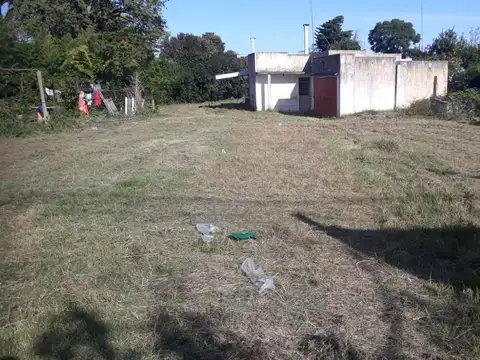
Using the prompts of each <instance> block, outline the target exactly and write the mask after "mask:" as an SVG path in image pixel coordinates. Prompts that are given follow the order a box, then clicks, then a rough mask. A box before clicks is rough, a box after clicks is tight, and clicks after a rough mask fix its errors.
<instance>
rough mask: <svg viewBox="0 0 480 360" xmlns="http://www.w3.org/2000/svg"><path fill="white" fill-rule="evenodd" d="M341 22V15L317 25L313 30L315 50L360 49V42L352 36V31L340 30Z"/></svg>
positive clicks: (342, 20)
mask: <svg viewBox="0 0 480 360" xmlns="http://www.w3.org/2000/svg"><path fill="white" fill-rule="evenodd" d="M343 22H344V18H343V16H335V17H334V18H333V19H331V20H328V21H326V22H324V23H323V24H322V25H320V26H318V27H317V29H316V30H315V45H316V48H317V50H319V51H326V50H329V49H330V50H360V48H361V47H360V44H359V42H358V40H357V39H356V38H355V37H353V31H352V30H342V27H343Z"/></svg>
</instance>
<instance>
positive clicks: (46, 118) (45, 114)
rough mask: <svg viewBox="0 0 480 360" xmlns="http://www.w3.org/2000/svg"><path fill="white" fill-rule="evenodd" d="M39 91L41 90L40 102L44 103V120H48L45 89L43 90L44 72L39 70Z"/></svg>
mask: <svg viewBox="0 0 480 360" xmlns="http://www.w3.org/2000/svg"><path fill="white" fill-rule="evenodd" d="M37 81H38V89H39V90H40V100H41V101H42V109H43V118H44V119H45V120H48V118H49V115H48V109H47V102H46V101H45V89H44V88H43V79H42V72H41V71H40V70H37Z"/></svg>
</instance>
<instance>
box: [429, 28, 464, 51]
mask: <svg viewBox="0 0 480 360" xmlns="http://www.w3.org/2000/svg"><path fill="white" fill-rule="evenodd" d="M464 42H465V41H464V39H463V37H458V35H457V33H456V32H455V30H454V29H448V30H445V31H442V32H441V33H440V34H439V35H438V37H436V38H435V39H434V40H433V42H432V45H430V47H429V53H430V54H431V55H438V56H441V57H445V58H448V57H451V56H455V55H456V53H457V52H458V49H459V47H460V46H462V43H464Z"/></svg>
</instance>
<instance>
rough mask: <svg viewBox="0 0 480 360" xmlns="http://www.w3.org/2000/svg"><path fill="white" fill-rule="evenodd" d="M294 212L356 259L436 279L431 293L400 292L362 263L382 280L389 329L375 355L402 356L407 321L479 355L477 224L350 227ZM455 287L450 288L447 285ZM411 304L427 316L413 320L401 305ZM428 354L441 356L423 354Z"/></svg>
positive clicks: (440, 342) (467, 354)
mask: <svg viewBox="0 0 480 360" xmlns="http://www.w3.org/2000/svg"><path fill="white" fill-rule="evenodd" d="M293 216H294V217H295V218H296V219H298V220H300V221H302V222H304V223H306V224H308V225H310V226H312V227H313V228H314V229H315V230H317V231H321V232H324V233H326V234H327V235H329V236H331V237H333V238H335V239H337V240H339V241H341V242H343V243H344V244H346V245H348V247H349V249H350V250H351V251H352V254H353V255H354V256H355V257H356V258H357V259H358V258H363V259H364V258H365V257H374V258H378V259H381V260H383V261H384V262H385V263H387V264H390V265H392V266H394V267H397V268H399V269H402V270H405V271H408V272H410V273H411V274H413V275H415V276H417V277H419V278H422V279H425V280H433V281H435V282H437V283H439V284H443V285H447V287H445V286H443V287H442V286H440V287H435V286H431V285H428V284H426V285H425V287H426V289H427V290H428V292H429V293H430V296H425V295H418V294H416V293H409V292H398V291H397V290H396V289H395V288H390V289H389V288H387V287H386V285H385V284H386V283H385V282H384V281H381V279H378V278H377V274H378V271H376V270H378V269H375V266H373V265H372V266H370V265H368V264H367V265H365V266H364V267H362V269H364V270H366V271H368V272H370V273H371V274H372V276H374V278H375V279H376V280H375V281H376V282H377V283H378V284H379V285H381V286H380V293H379V295H381V298H382V301H383V306H384V311H383V316H384V321H385V322H386V323H387V324H389V326H390V331H389V335H388V337H387V339H386V343H385V346H384V348H383V349H381V352H380V354H379V358H382V359H404V358H405V357H404V354H403V352H404V350H405V349H407V347H408V345H406V344H408V338H409V336H408V335H407V336H405V334H408V326H415V327H418V329H420V330H421V331H422V332H423V333H424V334H426V335H427V336H428V337H429V338H430V339H431V340H432V343H434V344H436V345H437V346H438V348H439V349H442V350H444V351H445V353H446V354H451V355H453V354H455V355H458V356H461V358H472V359H473V358H475V359H476V358H479V357H480V328H479V327H478V324H479V321H480V306H479V299H480V291H479V290H480V276H479V274H480V243H479V242H480V229H479V228H478V227H476V226H473V225H471V226H453V227H446V228H434V229H425V228H414V229H407V230H404V229H377V230H364V229H349V228H344V227H339V226H328V225H324V224H322V223H319V222H317V221H315V220H313V219H311V218H309V217H308V216H306V215H305V214H302V213H295V214H293ZM370 267H371V268H370ZM450 286H451V287H452V289H454V290H455V291H449V290H448V289H449V287H450ZM407 306H408V307H413V308H416V309H418V310H419V311H421V312H424V313H425V314H426V316H424V317H422V318H420V319H418V321H417V322H415V323H412V322H411V321H406V319H405V315H404V309H405V308H406V307H407ZM424 356H425V358H426V359H427V358H428V359H443V357H438V356H436V355H434V354H432V355H428V354H424Z"/></svg>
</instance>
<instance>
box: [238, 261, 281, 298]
mask: <svg viewBox="0 0 480 360" xmlns="http://www.w3.org/2000/svg"><path fill="white" fill-rule="evenodd" d="M240 268H241V269H242V271H243V272H244V273H245V275H247V277H248V278H249V279H250V281H251V282H252V283H253V285H255V286H256V287H257V288H258V292H259V293H260V294H261V293H263V292H264V291H265V290H268V289H275V284H274V283H273V278H271V277H268V276H266V275H265V273H264V272H263V269H262V268H261V267H258V268H255V262H254V261H253V259H252V258H247V259H246V260H245V261H244V262H243V264H242V266H240Z"/></svg>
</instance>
